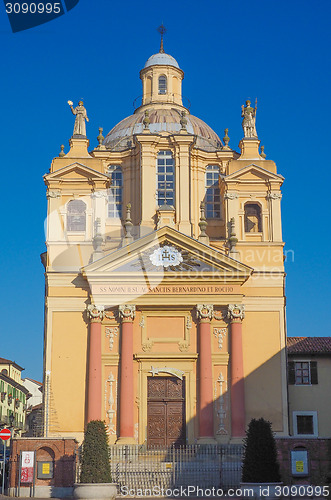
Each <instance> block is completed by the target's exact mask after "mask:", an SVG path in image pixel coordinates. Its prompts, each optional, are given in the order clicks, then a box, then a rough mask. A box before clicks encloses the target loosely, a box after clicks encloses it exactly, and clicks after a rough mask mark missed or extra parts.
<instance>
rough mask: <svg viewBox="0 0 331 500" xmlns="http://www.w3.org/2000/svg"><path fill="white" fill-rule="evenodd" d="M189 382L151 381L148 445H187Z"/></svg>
mask: <svg viewBox="0 0 331 500" xmlns="http://www.w3.org/2000/svg"><path fill="white" fill-rule="evenodd" d="M185 438H186V432H185V380H180V379H179V378H177V377H148V378H147V445H148V446H152V445H162V446H171V445H176V446H179V445H181V444H185V441H186V440H185Z"/></svg>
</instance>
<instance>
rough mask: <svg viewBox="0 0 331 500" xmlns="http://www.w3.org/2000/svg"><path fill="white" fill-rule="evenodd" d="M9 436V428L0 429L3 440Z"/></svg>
mask: <svg viewBox="0 0 331 500" xmlns="http://www.w3.org/2000/svg"><path fill="white" fill-rule="evenodd" d="M10 437H11V432H10V430H9V429H2V430H1V431H0V438H1V439H2V440H3V441H7V439H10Z"/></svg>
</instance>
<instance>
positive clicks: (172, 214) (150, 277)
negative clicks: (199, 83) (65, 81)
mask: <svg viewBox="0 0 331 500" xmlns="http://www.w3.org/2000/svg"><path fill="white" fill-rule="evenodd" d="M183 78H184V72H183V70H182V69H181V68H180V67H179V64H178V62H177V61H176V59H174V57H172V56H171V55H169V54H166V53H165V52H164V49H163V40H162V38H161V47H160V51H159V52H158V53H157V54H154V55H152V56H151V57H150V58H149V59H148V60H147V61H146V63H145V65H144V67H143V69H142V70H141V71H140V79H141V82H142V94H143V95H142V101H141V103H139V106H138V107H137V109H136V110H135V112H134V114H133V115H131V116H129V117H127V118H125V119H124V120H122V121H121V122H120V123H118V124H117V125H116V126H115V127H114V128H112V130H111V131H110V132H109V133H108V135H106V137H104V136H103V135H102V133H103V129H99V136H98V143H99V145H98V146H97V147H96V148H95V149H93V150H90V149H89V140H88V138H87V136H86V125H85V122H86V121H87V120H88V117H87V112H86V109H85V107H84V103H83V102H81V101H80V102H79V104H78V106H77V107H74V106H73V103H72V102H71V101H68V102H69V105H70V108H71V111H72V113H73V114H74V116H75V118H74V119H75V125H74V133H73V135H72V137H71V138H70V140H69V144H70V149H69V151H68V152H67V153H65V151H64V146H61V152H60V154H59V156H58V157H56V158H54V159H53V161H52V164H51V167H50V171H49V173H48V174H46V175H45V176H44V180H45V184H46V187H47V199H48V216H47V241H46V245H47V251H46V252H45V253H44V254H43V256H42V257H43V264H44V266H45V280H46V286H45V334H44V388H45V390H44V402H43V405H44V429H45V436H47V437H53V436H54V437H56V436H62V437H66V436H68V437H69V436H70V437H76V438H77V439H78V440H79V441H80V442H81V441H82V439H83V433H84V429H85V428H86V424H87V423H88V422H89V421H91V420H95V419H101V420H104V421H105V422H106V427H107V429H108V433H109V438H110V443H118V444H134V443H139V444H143V443H145V444H147V445H148V446H150V445H171V444H176V445H178V444H186V443H188V444H193V443H236V442H241V440H242V437H243V436H244V434H245V429H246V427H247V424H248V423H249V421H250V420H251V418H253V417H256V418H260V417H264V418H265V419H267V420H269V421H271V422H272V426H273V430H274V431H275V432H276V434H277V435H278V436H286V435H288V423H287V422H288V419H287V407H288V401H287V381H286V353H285V347H286V329H285V296H284V281H285V273H284V265H283V246H284V243H283V241H282V231H281V205H280V202H281V191H280V188H281V185H282V182H283V180H284V179H283V177H282V176H281V175H280V174H278V173H277V167H276V165H275V163H274V162H273V161H271V160H267V159H266V156H265V154H264V151H263V148H260V141H259V139H258V136H257V133H256V128H255V120H256V107H255V108H253V107H252V106H251V103H250V102H249V101H247V102H246V105H245V106H243V107H242V126H243V138H242V140H241V141H240V143H239V149H238V151H236V150H233V149H231V148H230V147H229V137H228V135H227V129H226V130H225V135H224V138H223V139H222V140H221V139H220V138H219V136H218V135H217V134H216V132H214V131H213V130H212V129H211V128H210V127H209V126H208V125H207V124H206V123H204V122H203V121H202V120H201V119H199V118H197V117H195V116H194V115H192V114H191V113H190V110H189V109H188V107H186V106H184V104H183V100H182V81H183ZM235 112H236V113H237V111H236V110H235ZM238 116H239V114H238ZM238 126H239V120H238Z"/></svg>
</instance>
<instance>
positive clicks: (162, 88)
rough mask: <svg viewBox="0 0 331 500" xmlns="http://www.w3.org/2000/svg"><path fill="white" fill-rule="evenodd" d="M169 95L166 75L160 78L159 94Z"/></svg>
mask: <svg viewBox="0 0 331 500" xmlns="http://www.w3.org/2000/svg"><path fill="white" fill-rule="evenodd" d="M166 93H167V77H166V76H164V75H161V76H159V94H166Z"/></svg>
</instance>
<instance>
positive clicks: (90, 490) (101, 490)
mask: <svg viewBox="0 0 331 500" xmlns="http://www.w3.org/2000/svg"><path fill="white" fill-rule="evenodd" d="M116 495H117V486H116V484H115V483H75V485H74V498H79V499H81V500H83V499H86V500H99V499H107V500H112V499H114V498H115V497H116Z"/></svg>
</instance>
